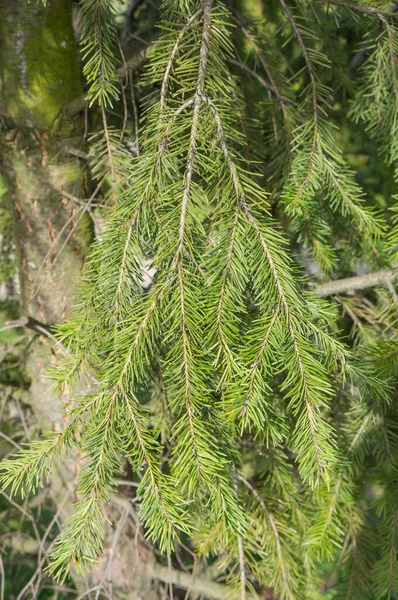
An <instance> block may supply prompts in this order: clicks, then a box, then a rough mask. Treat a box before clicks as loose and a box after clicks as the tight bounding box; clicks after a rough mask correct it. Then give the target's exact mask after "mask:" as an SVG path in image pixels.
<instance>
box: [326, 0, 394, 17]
mask: <svg viewBox="0 0 398 600" xmlns="http://www.w3.org/2000/svg"><path fill="white" fill-rule="evenodd" d="M318 2H322V3H323V4H334V5H335V6H341V7H343V8H347V9H348V10H356V11H358V12H361V13H364V14H366V15H371V16H373V17H377V18H378V19H382V18H383V19H393V18H396V17H397V16H398V15H396V14H395V13H393V12H389V13H388V12H385V11H383V10H379V9H378V8H372V7H370V6H364V5H363V4H353V3H352V2H346V0H318Z"/></svg>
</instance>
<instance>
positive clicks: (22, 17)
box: [0, 0, 159, 600]
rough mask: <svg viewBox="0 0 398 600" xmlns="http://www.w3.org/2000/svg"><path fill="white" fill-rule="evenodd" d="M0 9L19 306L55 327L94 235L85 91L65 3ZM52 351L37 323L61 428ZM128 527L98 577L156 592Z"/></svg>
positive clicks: (36, 392) (53, 420) (6, 164)
mask: <svg viewBox="0 0 398 600" xmlns="http://www.w3.org/2000/svg"><path fill="white" fill-rule="evenodd" d="M0 15H1V19H0V57H1V62H0V64H1V67H0V123H1V126H2V132H1V153H2V163H1V170H2V172H3V175H4V177H5V179H6V182H7V186H8V192H9V198H10V210H11V211H12V214H13V221H14V225H15V227H14V229H15V246H16V251H17V253H18V262H19V279H20V289H21V314H22V317H23V319H25V320H26V321H27V322H40V323H41V324H43V323H44V324H46V325H47V326H51V325H52V324H55V323H61V322H62V321H63V320H64V319H65V317H67V316H68V314H69V313H70V310H71V307H72V306H73V303H74V301H75V299H76V295H77V289H78V283H79V279H80V275H81V270H82V267H83V262H84V257H85V255H86V253H87V250H88V247H89V244H90V242H91V241H92V227H91V222H90V219H89V217H88V215H87V213H86V214H84V213H83V215H82V212H81V211H80V212H79V207H78V206H77V205H76V204H75V203H73V201H72V200H70V198H71V197H79V198H82V197H84V196H85V195H86V194H85V190H84V171H83V168H82V166H81V164H80V162H79V159H78V158H76V157H71V155H70V153H69V152H68V151H67V148H68V147H70V146H73V147H77V148H79V147H80V146H81V143H82V141H83V133H82V132H83V131H84V123H83V121H82V119H83V117H82V115H81V114H80V115H79V114H76V113H75V114H73V115H70V113H68V111H66V110H64V107H65V106H68V105H71V104H72V103H73V102H74V101H75V100H79V99H80V98H81V97H82V85H81V78H80V69H79V62H78V53H77V47H76V41H75V37H74V32H73V28H72V20H71V17H72V15H71V2H70V1H68V0H51V2H50V3H48V6H47V7H43V5H42V4H41V3H37V2H36V1H35V0H34V1H33V0H32V2H31V3H28V2H27V0H0ZM64 192H65V194H64ZM80 217H82V218H81V220H80V221H79V218H80ZM55 360H56V347H55V345H54V341H53V339H52V337H51V336H50V337H49V336H46V335H40V332H39V333H37V332H36V335H35V338H34V341H33V344H32V346H31V347H30V353H29V359H28V364H27V369H28V372H29V375H30V378H31V382H32V383H31V395H32V407H33V411H34V413H35V416H36V418H37V421H38V423H39V424H40V427H41V429H42V430H57V429H60V428H62V427H63V414H64V407H65V404H67V403H68V402H70V398H68V397H65V396H61V395H57V394H55V393H54V391H52V390H51V387H50V386H49V382H48V380H47V378H46V370H47V369H48V367H49V366H50V365H51V364H52V363H53V362H54V361H55ZM76 464H77V463H76V456H72V457H71V458H70V459H68V460H63V461H62V465H61V468H60V470H59V473H58V474H57V476H56V477H54V480H53V481H52V482H51V491H52V496H53V499H54V501H55V504H56V505H58V506H59V505H61V504H64V499H65V496H66V494H70V495H71V496H73V491H72V489H73V485H72V482H73V481H74V479H75V476H76V469H77V467H76ZM72 500H74V498H73V497H72ZM70 505H71V503H70V502H69V503H68V502H67V503H65V508H64V509H63V510H62V512H61V520H62V519H65V518H66V517H67V516H68V514H69V512H70ZM113 512H114V511H113ZM126 533H127V536H126ZM114 535H115V532H114V530H113V531H112V530H111V529H110V531H109V539H108V544H107V548H106V551H105V553H104V557H103V558H102V559H101V561H100V562H99V566H98V568H97V569H94V571H93V574H92V575H91V576H90V577H87V578H86V579H85V580H84V579H82V578H80V577H77V576H74V582H75V584H76V586H77V588H78V590H79V592H80V593H81V592H82V591H84V590H86V589H87V588H89V587H93V586H95V585H98V583H99V582H102V579H103V573H102V572H101V565H102V566H103V565H105V564H107V563H106V561H107V557H109V553H110V552H111V550H112V543H113V540H114ZM129 536H130V537H131V523H130V524H126V526H125V529H124V537H125V538H126V537H127V542H123V543H122V539H123V536H120V544H119V547H118V548H117V549H116V550H112V552H113V554H112V565H110V567H109V569H108V575H107V580H106V581H104V582H103V583H104V584H105V585H108V584H110V581H109V578H111V579H112V574H114V575H115V576H116V577H117V585H115V588H118V589H119V590H120V594H121V597H125V595H126V594H131V595H133V596H134V598H137V600H138V599H139V598H145V599H146V600H149V599H152V600H157V598H158V597H159V596H158V592H157V588H156V587H154V586H153V584H152V582H151V577H150V576H148V575H147V574H146V570H145V565H146V564H147V563H148V562H150V561H153V560H154V558H153V552H152V550H151V549H150V548H148V549H145V552H144V546H143V545H142V544H141V545H139V546H137V548H138V549H139V550H140V551H139V552H138V550H137V548H135V550H134V552H133V553H132V551H131V550H130V551H126V552H125V551H124V550H122V549H123V544H124V546H125V547H127V546H129V545H131V539H130V540H129V539H128V538H129ZM126 561H129V562H126ZM108 562H109V561H108ZM133 563H134V565H133ZM133 571H134V572H135V576H134V577H133V578H132V573H133ZM15 585H16V586H17V582H15ZM115 598H116V596H115Z"/></svg>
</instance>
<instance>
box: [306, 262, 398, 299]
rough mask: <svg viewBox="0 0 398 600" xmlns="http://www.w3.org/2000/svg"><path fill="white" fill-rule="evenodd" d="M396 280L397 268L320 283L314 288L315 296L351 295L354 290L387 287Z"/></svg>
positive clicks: (397, 277)
mask: <svg viewBox="0 0 398 600" xmlns="http://www.w3.org/2000/svg"><path fill="white" fill-rule="evenodd" d="M397 279H398V268H396V269H384V270H382V271H376V272H374V273H367V274H366V275H357V276H356V277H347V278H345V279H336V280H335V281H328V282H327V283H322V284H321V285H318V286H316V287H315V288H314V290H313V291H314V292H315V294H317V295H318V296H321V297H326V296H336V295H337V294H347V293H353V292H355V291H356V290H364V289H367V288H371V287H375V286H377V285H387V286H388V284H389V283H391V282H393V281H396V280H397Z"/></svg>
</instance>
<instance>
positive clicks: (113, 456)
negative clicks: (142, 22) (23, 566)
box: [2, 0, 398, 600]
mask: <svg viewBox="0 0 398 600" xmlns="http://www.w3.org/2000/svg"><path fill="white" fill-rule="evenodd" d="M246 4H247V5H246ZM249 4H250V6H249ZM391 8H392V10H391ZM394 9H395V6H393V7H392V6H391V3H389V2H383V1H381V0H374V1H366V0H362V1H360V0H352V2H348V1H347V2H346V1H345V0H331V1H330V2H328V1H326V0H325V1H322V0H272V1H267V2H266V1H263V2H257V3H255V6H254V8H252V5H251V3H245V2H243V3H242V6H241V7H239V5H238V4H237V3H235V2H228V1H225V2H223V1H220V0H214V1H213V0H164V2H163V5H162V7H161V11H160V17H159V21H158V24H157V25H158V26H159V27H160V33H159V32H158V31H157V32H156V35H155V36H154V37H155V39H154V41H153V42H152V43H151V46H150V48H149V50H148V63H147V66H146V68H145V70H144V71H143V74H142V77H141V81H140V85H139V86H138V88H137V89H138V91H139V97H140V111H141V119H140V122H139V124H138V123H137V119H134V110H136V106H135V104H134V103H132V105H131V106H130V104H129V105H128V119H127V122H128V124H129V126H128V127H127V129H126V123H124V124H123V123H119V122H117V120H115V119H113V120H112V118H111V117H110V115H112V113H110V112H109V110H108V109H109V108H111V107H112V106H120V105H121V104H123V103H125V104H126V105H127V102H126V98H125V90H124V88H123V85H122V88H123V89H122V94H121V88H120V86H119V78H120V70H119V69H120V65H122V71H123V64H125V58H124V57H122V56H121V54H120V52H121V43H120V41H119V39H118V37H117V34H116V32H117V23H116V22H115V15H114V11H113V8H112V3H110V2H109V1H108V0H81V1H80V10H81V20H82V22H81V49H82V59H83V63H84V68H83V72H84V75H85V78H86V82H87V99H88V101H89V102H90V104H91V106H92V107H93V110H94V109H95V107H97V111H98V116H99V119H98V123H100V125H99V127H98V130H97V131H96V132H95V134H94V135H93V137H92V138H91V146H90V148H91V149H90V154H91V158H92V174H93V176H94V177H95V178H96V179H97V181H98V182H99V183H101V184H102V187H103V190H106V192H102V196H103V205H105V207H104V208H102V209H101V210H102V213H101V218H103V219H104V223H105V225H104V227H103V228H102V229H101V232H100V233H99V234H98V235H97V239H96V242H95V244H94V246H93V249H92V252H91V256H90V259H89V261H88V264H87V266H86V269H85V275H84V282H83V285H82V291H81V296H80V298H79V301H78V306H77V307H76V310H75V313H74V316H73V317H72V318H71V319H70V320H69V321H68V322H67V323H66V324H65V325H63V326H60V328H59V338H60V340H61V343H62V346H63V349H64V355H65V358H64V360H63V362H62V364H60V365H59V368H58V369H57V370H56V371H54V373H53V374H52V376H53V378H54V379H55V381H56V383H57V385H59V386H61V387H62V386H68V387H69V388H70V389H72V390H73V391H74V394H75V397H76V403H75V406H74V408H72V409H71V410H70V412H69V413H68V415H67V420H66V423H67V425H66V428H65V430H64V431H63V432H62V433H54V434H48V435H46V436H45V437H43V438H42V439H41V440H39V441H37V442H35V443H33V444H31V445H29V446H28V447H26V448H25V449H23V450H22V451H20V452H19V453H18V454H16V455H15V456H14V457H12V458H11V459H10V460H7V461H5V462H3V465H2V481H3V485H4V486H9V487H10V489H11V492H12V493H14V494H15V493H17V492H18V493H22V494H27V493H28V492H32V491H35V490H36V489H37V487H38V486H39V485H41V484H42V483H43V482H44V481H45V480H46V479H47V478H48V477H50V474H51V469H52V467H53V464H54V461H56V460H58V459H59V458H60V457H61V456H62V455H63V453H64V452H68V450H70V449H71V448H74V447H75V446H77V447H78V448H79V449H80V451H81V452H80V455H81V471H80V476H79V482H78V494H79V500H78V503H77V505H76V507H75V510H74V515H73V516H72V518H71V519H70V521H69V523H68V525H67V527H66V528H65V530H64V531H63V533H62V534H61V535H60V538H59V540H58V544H57V546H56V548H55V550H54V551H53V555H52V562H51V567H50V570H51V572H52V573H53V574H54V575H55V576H56V577H57V578H61V579H63V578H64V577H65V576H66V575H67V574H68V571H69V567H70V564H71V560H72V562H73V563H74V564H76V565H78V566H80V567H81V568H90V567H91V566H92V564H93V562H94V561H95V559H96V558H97V557H98V555H99V554H100V552H101V548H102V544H103V537H104V520H105V515H104V504H105V503H106V501H107V498H108V495H109V493H110V492H112V491H114V490H115V489H116V483H115V480H116V479H117V478H118V477H120V474H121V473H123V472H124V471H125V466H126V464H127V463H130V465H131V467H132V469H133V472H134V477H135V480H136V481H139V487H138V491H137V496H138V498H139V505H140V517H141V520H142V522H143V524H144V526H145V530H146V533H147V535H148V537H149V538H151V539H152V540H153V541H154V542H155V543H156V544H158V545H159V547H160V549H161V550H162V551H164V552H172V551H173V548H174V546H175V544H178V542H179V540H181V539H182V538H183V539H186V538H187V537H188V538H190V539H191V541H192V542H191V543H192V544H193V546H194V547H195V549H196V550H197V552H199V553H203V554H204V555H208V556H210V557H212V560H215V559H216V561H217V562H218V565H219V567H220V569H221V572H223V573H224V574H225V575H226V576H227V580H228V584H229V585H230V589H231V598H233V597H235V596H236V597H241V598H242V599H243V598H245V597H246V594H247V593H255V590H256V589H257V590H258V589H259V586H260V587H261V586H264V587H267V588H273V590H274V593H275V597H277V598H280V599H282V600H288V599H291V600H293V599H294V600H297V599H298V598H305V599H310V598H314V599H315V598H322V597H325V595H324V592H322V586H321V585H320V578H321V569H320V567H319V566H320V565H323V568H325V565H326V564H327V563H328V562H332V561H334V562H337V563H338V565H339V569H340V578H339V582H338V584H336V585H334V586H332V587H333V596H332V597H333V598H347V599H348V598H349V599H355V598H358V599H359V598H372V599H373V598H374V599H382V598H383V599H385V598H391V599H392V598H396V597H397V596H398V561H397V551H398V479H397V469H398V438H397V415H396V406H397V396H396V389H395V377H396V375H397V372H398V361H397V357H398V338H397V330H396V318H397V304H398V302H397V296H396V292H395V289H394V284H393V282H392V281H391V280H389V281H387V282H386V285H385V286H381V287H380V288H377V289H376V290H374V289H371V290H370V291H368V292H366V293H365V294H362V295H360V294H357V295H353V294H351V295H344V294H343V295H341V296H333V298H330V299H328V300H326V299H324V298H322V297H321V296H323V295H324V294H323V293H321V292H320V291H319V293H318V288H317V287H314V284H316V283H317V282H325V281H328V280H329V279H337V278H342V277H345V276H349V275H355V274H356V273H360V272H364V270H366V271H373V270H374V271H377V270H380V269H382V268H386V267H391V266H394V252H395V249H396V246H397V243H398V228H397V227H396V226H395V218H394V211H395V212H397V209H396V208H394V202H395V199H394V186H395V185H396V182H397V180H398V166H397V165H398V162H397V161H398V80H397V77H398V62H397V55H398V17H397V16H396V15H397V13H396V12H395V10H394ZM49 10H51V7H49ZM137 89H136V91H137ZM133 104H134V105H133ZM133 109H134V110H133ZM134 123H135V127H134ZM137 129H139V136H138V137H137V135H136V133H137ZM352 148H354V151H353V152H352V155H351V154H350V149H352ZM361 153H362V154H363V156H365V157H366V156H369V155H370V156H371V160H370V162H369V164H368V165H367V168H368V171H369V174H367V175H366V176H364V175H363V174H362V175H361V162H360V161H359V160H358V158H357V156H356V154H361ZM375 155H377V159H376V158H375ZM372 161H373V162H372ZM362 171H363V169H362ZM383 178H384V179H385V180H386V182H387V183H386V184H385V186H386V188H388V189H391V190H392V193H391V194H390V195H386V196H383V198H382V201H381V200H380V193H379V192H378V187H377V186H378V185H379V182H380V180H381V179H383ZM319 290H321V288H319ZM347 291H350V289H349V288H348V289H347ZM326 295H328V294H326ZM351 326H352V330H351V331H350V327H351Z"/></svg>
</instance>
